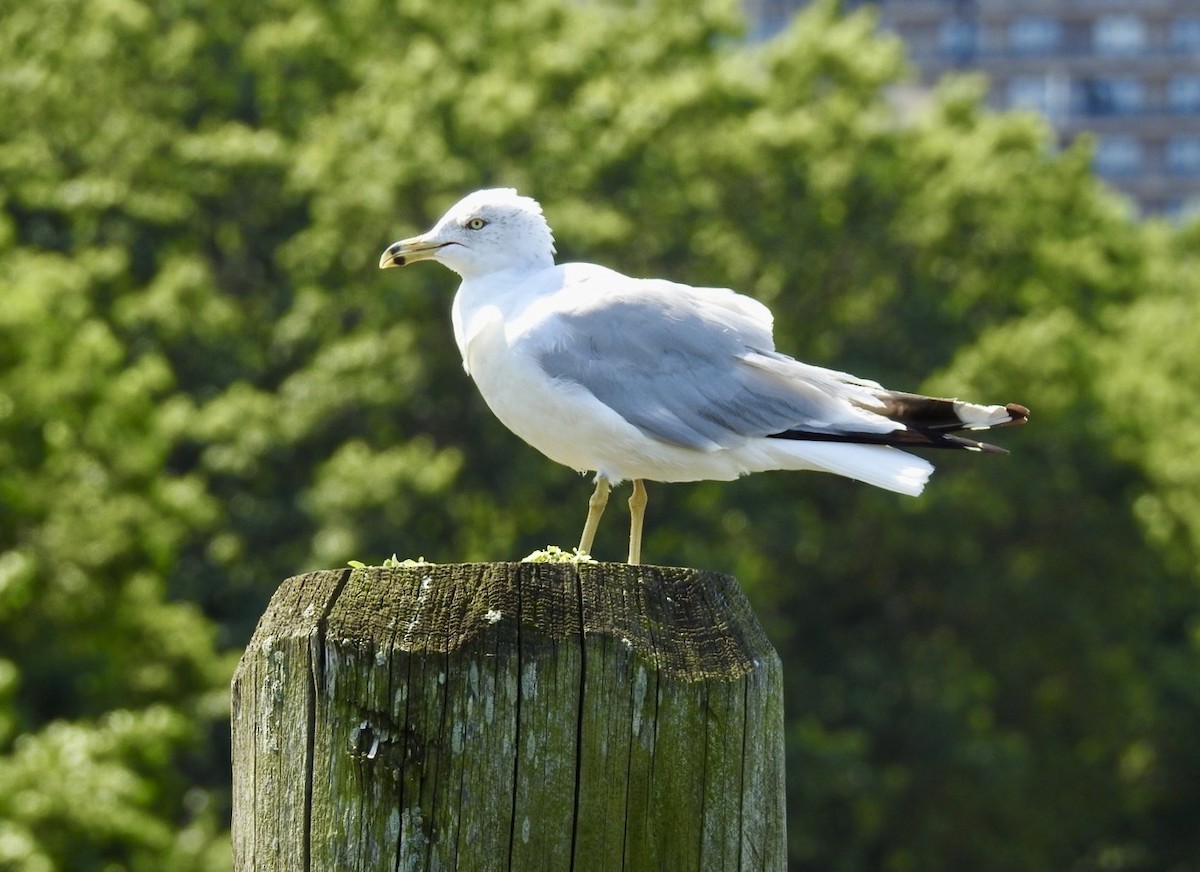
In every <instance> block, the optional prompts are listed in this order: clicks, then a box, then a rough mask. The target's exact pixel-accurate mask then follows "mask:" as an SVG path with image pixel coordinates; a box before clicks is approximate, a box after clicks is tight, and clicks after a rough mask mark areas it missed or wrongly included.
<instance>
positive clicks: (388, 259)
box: [379, 243, 404, 269]
mask: <svg viewBox="0 0 1200 872" xmlns="http://www.w3.org/2000/svg"><path fill="white" fill-rule="evenodd" d="M394 266H404V255H402V254H400V244H399V243H395V244H393V245H389V246H388V247H387V249H386V250H385V251H384V252H383V254H381V255H380V256H379V268H380V269H391V268H392V267H394Z"/></svg>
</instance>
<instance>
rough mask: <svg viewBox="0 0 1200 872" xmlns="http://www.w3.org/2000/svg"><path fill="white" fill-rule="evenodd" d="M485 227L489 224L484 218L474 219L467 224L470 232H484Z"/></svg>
mask: <svg viewBox="0 0 1200 872" xmlns="http://www.w3.org/2000/svg"><path fill="white" fill-rule="evenodd" d="M484 227H487V222H486V221H484V220H483V219H482V218H472V219H471V220H470V221H468V222H467V229H468V230H482V229H483V228H484Z"/></svg>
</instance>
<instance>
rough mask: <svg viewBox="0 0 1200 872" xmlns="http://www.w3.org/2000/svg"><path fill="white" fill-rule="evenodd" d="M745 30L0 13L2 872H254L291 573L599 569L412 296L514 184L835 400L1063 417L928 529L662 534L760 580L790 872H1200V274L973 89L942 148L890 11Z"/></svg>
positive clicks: (914, 507) (483, 9) (1189, 250)
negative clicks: (931, 398) (274, 619)
mask: <svg viewBox="0 0 1200 872" xmlns="http://www.w3.org/2000/svg"><path fill="white" fill-rule="evenodd" d="M739 28H740V23H739V20H738V18H737V16H736V15H735V14H734V13H733V11H732V7H731V5H730V4H728V3H725V2H704V3H701V4H696V3H684V2H681V0H656V2H650V3H618V2H613V3H600V4H584V3H565V2H561V0H520V2H518V0H501V2H492V3H482V2H478V3H465V4H454V5H451V4H437V3H433V2H428V0H401V2H398V3H382V2H379V0H356V2H352V3H343V4H330V3H322V2H319V0H276V2H273V3H270V4H266V5H253V4H249V5H248V4H235V3H232V2H203V3H201V2H198V0H160V2H156V3H153V4H151V3H147V2H142V0H87V2H83V0H22V2H20V3H17V2H15V0H0V105H3V106H4V107H5V111H4V112H3V113H0V287H3V288H4V294H3V300H2V302H0V867H3V868H9V867H12V868H16V869H29V870H34V869H56V868H62V869H81V870H86V869H99V868H131V869H161V868H171V869H184V870H186V869H198V870H199V869H216V868H222V867H223V866H227V865H228V863H229V859H228V848H227V846H226V845H225V844H224V843H223V838H224V836H223V834H222V829H223V825H224V821H223V818H224V816H225V815H227V813H228V806H227V802H228V798H227V795H228V772H227V765H228V764H227V745H226V743H227V738H226V736H227V733H226V724H225V720H224V719H225V718H226V717H227V709H226V705H227V703H226V682H227V679H228V676H229V674H230V671H231V662H232V657H234V656H236V653H237V648H238V647H239V646H240V645H241V644H242V643H243V642H244V641H245V639H246V638H247V637H248V635H249V632H250V629H251V627H252V626H253V624H254V622H255V620H256V619H257V617H258V615H259V614H260V613H261V610H262V608H263V606H264V604H265V602H266V600H267V598H268V596H269V595H270V592H271V590H272V589H273V587H274V585H275V584H276V583H277V582H278V581H279V579H280V578H282V577H283V576H284V575H286V574H290V573H293V572H298V571H301V570H305V569H309V568H314V567H318V566H336V565H339V564H341V563H343V562H344V561H346V560H347V559H350V558H359V559H372V558H373V559H378V558H380V557H383V556H386V555H387V554H390V553H392V552H393V551H395V552H398V553H400V554H401V555H402V556H417V555H424V556H426V557H427V558H429V559H433V560H441V561H456V560H469V559H483V560H488V559H492V560H494V559H509V558H513V557H516V556H519V555H521V554H523V553H526V552H527V551H529V550H531V549H533V548H534V547H538V546H541V545H544V544H546V543H547V542H551V541H557V542H560V543H561V542H567V543H569V542H572V541H573V537H574V536H576V535H577V534H578V527H579V524H580V523H581V522H582V516H583V513H584V503H585V501H586V495H587V493H588V490H589V488H588V486H587V485H586V484H585V483H584V482H582V481H579V480H577V479H576V477H575V476H573V475H572V474H570V473H569V472H567V471H566V470H563V469H560V468H557V467H554V466H553V465H552V464H550V463H549V462H547V461H546V460H544V459H543V458H541V457H540V456H537V455H536V454H535V453H534V452H533V451H532V450H531V449H528V448H526V447H525V446H523V445H521V444H520V443H519V442H518V441H517V440H516V438H515V437H513V436H512V435H511V434H508V433H507V432H505V431H504V430H503V428H502V427H501V426H500V425H499V424H498V423H497V422H496V421H494V420H493V419H492V418H491V416H490V415H489V413H488V412H487V410H486V409H485V408H484V406H483V404H482V402H481V401H480V400H478V398H477V397H476V396H475V395H474V392H473V390H472V389H471V388H470V386H469V384H468V382H467V380H466V378H465V376H464V375H463V374H462V372H461V368H460V365H459V361H458V360H457V354H456V351H455V349H454V344H453V341H452V338H451V331H450V327H449V319H448V316H447V310H448V308H449V299H450V294H451V292H452V288H453V285H454V281H453V277H452V276H449V275H448V274H447V273H445V272H444V271H442V270H438V269H435V268H427V269H417V270H408V271H404V272H403V273H394V272H393V273H387V274H380V273H379V272H378V271H377V270H376V269H375V268H374V265H375V263H376V261H377V258H378V254H379V252H380V251H381V250H382V248H383V247H384V246H385V245H386V244H387V243H389V242H391V241H392V240H394V239H396V238H398V237H400V236H403V235H408V234H410V233H412V232H416V231H418V230H422V229H424V228H425V227H426V226H428V225H429V224H430V223H431V222H432V221H433V220H434V219H436V217H437V216H438V215H439V214H440V213H441V212H442V210H443V209H444V208H445V207H446V206H447V205H449V204H450V203H451V202H453V201H454V200H455V199H457V198H458V197H459V196H460V195H461V194H462V193H464V192H465V191H467V190H470V189H472V188H476V187H481V186H484V185H491V184H506V185H514V186H517V187H519V188H521V189H522V190H524V191H525V192H527V193H530V194H533V195H534V196H537V197H538V198H539V199H540V200H541V201H542V202H543V204H544V205H545V207H546V210H547V213H548V215H549V218H550V221H551V223H552V225H553V226H554V227H555V229H556V231H557V233H558V238H559V248H560V250H561V252H562V253H563V255H564V257H566V258H568V259H570V258H586V259H587V260H593V261H598V262H604V263H608V264H611V265H612V266H614V267H616V268H618V269H620V270H622V271H624V272H628V273H631V274H645V275H662V276H669V277H672V278H675V279H678V280H682V281H688V282H692V283H696V284H705V285H721V284H724V285H728V286H731V287H736V288H738V289H739V290H742V291H744V292H747V293H750V294H752V295H754V296H756V297H758V298H759V299H762V300H763V301H764V302H767V303H768V304H769V305H771V306H772V307H773V308H774V309H775V311H776V313H777V316H778V325H777V334H778V336H779V345H780V347H781V349H783V350H785V351H788V352H791V353H794V354H796V355H797V356H801V357H804V358H806V359H809V360H812V361H814V362H819V363H823V364H827V365H832V366H837V367H840V368H845V369H850V370H853V371H856V372H859V373H861V374H862V375H864V376H869V377H876V378H880V379H882V380H886V381H887V382H888V383H889V384H893V385H895V386H897V387H904V386H908V387H912V388H926V389H929V390H937V391H942V392H945V393H953V394H962V395H964V396H966V395H970V396H972V397H978V398H980V399H986V400H998V401H1003V400H1017V401H1021V402H1024V403H1027V404H1028V405H1030V406H1031V407H1032V408H1033V410H1034V418H1033V424H1032V425H1031V426H1030V427H1029V428H1026V430H1025V431H1020V432H1013V433H1011V434H1006V437H1005V438H1004V439H1003V441H1004V442H1005V443H1006V444H1007V445H1009V446H1010V447H1012V448H1013V450H1014V457H1012V458H1009V459H1008V460H1002V459H996V458H978V457H945V458H934V459H935V460H937V461H938V462H939V465H940V466H942V467H944V469H943V471H942V472H941V473H939V474H938V475H937V476H936V477H935V478H934V480H933V482H932V483H931V486H930V489H929V491H928V492H927V495H926V496H925V497H924V498H922V499H921V500H917V501H905V500H902V499H901V498H899V497H895V496H893V495H890V494H883V493H878V492H873V491H870V490H869V489H867V488H865V487H863V486H859V485H855V484H853V483H850V482H845V481H839V480H834V479H831V478H823V477H820V476H805V475H784V474H779V475H764V476H756V477H753V478H751V479H747V480H745V481H742V482H739V483H735V484H721V485H712V484H697V485H686V486H684V485H679V486H673V487H657V488H652V491H651V503H650V514H651V518H650V522H649V530H648V537H647V542H646V553H647V554H648V555H649V556H650V557H651V558H652V559H655V560H658V561H661V562H675V563H686V564H691V565H699V566H706V567H712V568H718V569H722V570H725V571H729V572H732V573H734V574H736V575H737V576H738V577H739V579H740V580H741V581H742V583H743V584H744V585H745V586H746V587H747V589H748V592H749V593H750V595H751V597H752V598H753V599H754V601H755V603H756V605H757V607H758V608H759V610H760V614H761V615H762V617H763V620H764V622H765V623H766V624H767V626H768V631H769V632H770V634H771V635H772V638H773V639H774V641H775V643H776V645H777V646H778V648H779V650H780V653H781V655H782V656H783V658H784V661H785V664H786V672H787V675H788V681H789V687H788V708H789V719H790V720H789V736H790V754H791V756H790V760H789V778H790V784H791V786H790V795H789V814H790V816H791V820H790V832H791V853H792V857H793V860H794V864H795V866H796V868H804V869H808V868H811V869H823V870H838V869H842V870H852V869H876V868H880V869H891V870H904V869H923V870H924V869H960V868H972V869H985V870H991V869H994V870H1002V869H1030V868H1034V869H1038V868H1055V869H1058V868H1077V869H1104V870H1126V869H1162V868H1171V867H1178V868H1185V867H1186V866H1187V864H1188V863H1191V862H1193V861H1194V858H1195V857H1196V856H1197V855H1200V844H1197V841H1198V840H1197V835H1196V833H1195V832H1194V827H1193V826H1192V825H1191V821H1190V817H1191V809H1192V808H1194V807H1195V806H1196V804H1197V801H1198V800H1200V796H1197V793H1198V792H1200V789H1198V788H1197V784H1200V779H1198V778H1197V777H1196V776H1197V774H1198V770H1200V760H1198V759H1197V755H1196V753H1195V752H1194V751H1193V750H1192V749H1191V742H1190V741H1189V738H1190V736H1191V735H1193V734H1194V733H1195V732H1196V730H1197V728H1200V698H1198V695H1197V692H1196V690H1195V684H1194V681H1192V678H1191V676H1192V675H1194V672H1195V669H1196V666H1197V660H1198V658H1197V650H1196V645H1197V642H1198V640H1200V632H1198V631H1197V627H1198V626H1200V624H1197V603H1196V580H1197V576H1198V574H1200V573H1198V562H1197V555H1198V554H1200V532H1198V531H1200V505H1198V504H1197V502H1196V493H1197V490H1196V483H1197V482H1196V479H1197V474H1198V468H1197V466H1196V460H1195V457H1196V454H1197V452H1196V451H1194V450H1191V443H1192V442H1193V441H1195V437H1194V435H1189V433H1191V432H1192V431H1195V430H1197V429H1198V428H1196V427H1194V426H1190V425H1191V424H1192V422H1193V421H1194V419H1195V417H1196V415H1197V413H1196V411H1195V410H1196V409H1197V403H1195V402H1192V400H1193V399H1196V397H1195V394H1196V390H1195V380H1194V378H1192V377H1191V376H1190V373H1192V372H1194V370H1195V360H1194V359H1195V356H1196V351H1195V349H1194V345H1195V343H1194V342H1193V341H1191V337H1192V335H1193V334H1194V332H1195V331H1194V330H1192V331H1189V330H1188V329H1187V327H1188V325H1191V324H1195V322H1196V319H1197V317H1198V316H1200V312H1198V311H1197V305H1196V300H1197V298H1198V297H1197V289H1196V285H1195V280H1194V278H1193V276H1194V275H1195V270H1194V266H1195V264H1194V262H1193V261H1194V258H1195V254H1194V252H1195V250H1196V249H1195V245H1194V242H1195V239H1196V235H1197V232H1196V231H1195V230H1194V229H1193V230H1184V231H1182V232H1176V231H1174V230H1171V229H1169V228H1165V227H1158V226H1139V225H1136V224H1134V223H1132V222H1131V221H1130V220H1129V219H1128V217H1127V216H1126V214H1125V212H1124V211H1123V209H1122V207H1121V206H1120V204H1119V203H1118V202H1117V201H1116V200H1114V199H1113V198H1112V197H1111V196H1110V195H1109V194H1107V193H1106V192H1105V191H1104V190H1103V189H1102V188H1101V187H1100V186H1099V185H1098V184H1097V183H1096V182H1095V181H1094V180H1093V179H1092V178H1091V176H1090V174H1089V172H1088V161H1089V158H1088V154H1087V151H1086V148H1084V147H1082V146H1081V147H1077V148H1072V149H1069V150H1067V151H1066V152H1065V153H1061V154H1054V153H1053V149H1052V146H1051V139H1050V137H1049V135H1048V133H1047V131H1046V130H1045V128H1044V127H1043V126H1042V125H1041V124H1040V123H1038V122H1037V121H1036V120H1034V119H1032V118H1029V117H1020V116H996V115H993V114H989V113H987V112H985V111H983V110H982V109H981V108H980V94H981V91H980V89H979V88H978V87H977V86H976V85H974V84H972V83H971V82H969V81H959V82H955V83H950V84H948V85H947V86H946V87H945V88H944V89H943V90H941V91H940V92H939V93H937V94H935V95H933V96H932V97H931V98H930V99H929V101H928V105H926V106H924V107H923V108H922V109H921V110H920V111H917V112H915V113H902V112H901V111H900V110H899V109H898V108H897V106H896V104H895V102H894V101H893V100H892V99H891V96H890V90H889V89H890V87H891V86H892V85H893V84H895V83H896V82H898V81H900V80H901V78H902V77H903V75H904V69H903V62H902V59H901V56H900V52H899V49H898V46H897V44H896V43H895V42H894V41H890V40H887V39H885V38H882V37H880V36H878V35H877V34H876V33H875V31H874V22H873V21H872V19H871V18H870V16H869V15H866V14H854V15H851V16H848V17H842V16H840V15H839V14H838V13H837V11H836V9H835V7H834V5H833V4H832V3H827V2H822V3H817V4H814V5H813V6H812V7H810V9H809V11H808V12H806V13H805V14H804V15H803V16H801V18H800V19H799V20H798V22H797V23H796V25H795V26H794V27H792V28H791V29H789V30H788V31H787V32H785V33H783V34H781V35H780V36H779V37H778V38H777V39H775V40H772V41H771V42H769V43H765V44H762V45H744V44H742V43H741V42H740V41H739V40H740V31H739ZM930 374H933V376H932V377H931V378H930V379H929V380H928V381H926V382H925V383H924V384H922V379H924V378H926V376H929V375H930ZM551 509H552V510H551ZM622 536H623V531H622V530H621V525H620V523H619V520H618V519H617V518H610V519H609V523H608V524H607V525H606V526H605V527H604V529H602V531H601V537H600V540H599V542H598V546H597V550H598V552H599V553H600V554H601V555H602V556H605V555H617V554H619V553H620V552H621V549H620V539H621V537H622ZM80 793H84V794H88V795H94V796H98V797H103V801H102V802H96V803H94V804H79V803H78V802H75V801H74V800H75V799H77V798H78V795H79V794H80Z"/></svg>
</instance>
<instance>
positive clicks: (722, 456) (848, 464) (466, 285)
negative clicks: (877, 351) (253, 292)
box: [379, 188, 1029, 564]
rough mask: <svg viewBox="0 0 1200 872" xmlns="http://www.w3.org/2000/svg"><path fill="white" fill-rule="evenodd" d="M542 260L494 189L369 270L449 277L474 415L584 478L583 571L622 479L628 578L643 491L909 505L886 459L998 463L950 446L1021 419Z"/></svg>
mask: <svg viewBox="0 0 1200 872" xmlns="http://www.w3.org/2000/svg"><path fill="white" fill-rule="evenodd" d="M554 254H555V248H554V236H553V233H552V232H551V230H550V226H549V224H547V222H546V219H545V217H544V216H543V214H542V207H541V206H540V205H539V204H538V203H537V201H536V200H533V199H531V198H529V197H524V196H520V195H519V194H518V193H517V192H516V190H514V189H512V188H493V189H488V190H482V191H475V192H474V193H472V194H468V195H467V196H466V197H464V198H463V199H461V200H460V201H459V202H458V203H456V204H455V205H454V206H452V207H451V208H450V211H448V212H447V213H446V214H445V215H444V216H442V218H441V220H439V221H438V222H437V224H435V225H434V227H433V229H431V230H430V231H429V232H428V233H424V234H422V235H420V236H414V237H412V238H410V239H402V240H400V241H399V242H395V243H393V244H391V245H389V246H388V247H387V249H386V250H385V251H384V252H383V255H382V256H381V257H380V259H379V267H380V269H387V268H389V267H398V266H405V265H407V264H412V263H417V262H418V261H423V260H434V261H437V262H439V263H441V264H443V265H444V266H447V267H449V268H450V269H451V270H453V271H454V272H456V273H458V275H459V276H460V277H461V278H462V283H461V284H460V285H459V288H458V292H457V293H456V294H455V296H454V304H453V307H452V321H453V325H454V338H455V341H456V342H457V344H458V350H459V352H461V354H462V360H463V367H464V369H465V370H466V372H467V374H468V375H469V376H470V377H471V378H472V379H473V380H474V382H475V384H476V385H477V386H478V388H479V392H480V394H482V396H483V399H484V402H486V403H487V405H488V407H489V408H490V409H491V411H492V412H493V414H495V416H496V417H497V418H499V419H500V421H501V422H502V423H503V424H504V425H505V426H506V427H508V429H510V430H511V431H512V432H513V433H515V434H516V435H517V436H519V437H520V438H521V439H523V440H524V441H525V442H527V443H528V444H529V445H531V446H533V447H534V448H536V449H537V450H538V451H540V452H542V454H544V455H546V456H547V457H548V458H550V459H551V460H553V461H555V462H557V463H561V464H563V465H564V466H568V467H570V468H572V469H575V470H578V471H579V472H581V473H582V472H595V474H596V478H595V489H594V490H593V492H592V495H591V498H590V499H589V500H588V514H587V521H586V523H585V524H584V528H583V535H582V536H581V537H580V541H579V553H580V554H589V555H590V553H591V550H592V542H593V539H594V537H595V535H596V529H597V527H598V526H599V524H600V517H601V515H602V514H603V512H604V507H605V505H606V504H607V503H608V496H609V490H610V488H611V487H612V486H613V485H616V484H620V483H621V482H623V481H626V480H632V482H633V495H632V496H631V497H630V498H629V510H630V530H629V558H628V559H629V563H631V564H636V563H640V562H641V545H642V526H643V519H644V517H645V510H646V487H645V482H646V481H658V482H681V481H699V480H708V479H713V480H719V481H729V480H732V479H735V478H738V477H739V476H742V475H746V474H748V473H752V472H764V471H767V470H774V469H790V470H817V471H823V472H831V473H834V474H837V475H841V476H845V477H847V478H851V479H856V480H858V481H861V482H865V483H867V484H871V485H875V486H877V487H881V488H885V489H887V490H890V491H895V492H897V493H900V494H907V495H910V496H917V495H918V494H920V493H921V491H922V490H923V489H924V487H925V482H926V480H927V479H928V478H929V475H930V473H931V472H932V471H933V467H932V465H931V464H930V463H929V462H928V461H926V460H925V459H924V458H922V457H917V456H915V455H912V454H909V453H907V452H905V451H901V450H898V449H899V448H954V449H965V450H968V451H976V452H983V453H994V454H1005V453H1007V452H1005V451H1004V450H1003V449H1001V448H997V447H995V446H993V445H988V444H986V443H983V442H977V441H975V440H973V439H970V438H967V437H965V436H959V435H954V434H956V433H960V432H963V431H973V430H988V429H991V428H994V427H1004V426H1009V425H1014V424H1022V423H1024V422H1025V421H1026V419H1027V418H1028V416H1029V410H1028V409H1026V408H1025V407H1024V406H1020V405H1017V404H1016V403H1009V404H1007V405H1003V406H1001V405H980V404H976V403H968V402H963V401H961V400H958V399H939V398H935V397H926V396H921V395H919V394H913V393H906V392H903V391H893V390H888V389H887V388H884V387H883V386H881V385H880V384H879V383H877V382H873V381H869V380H867V379H862V378H858V377H856V376H853V375H849V374H847V373H844V372H838V371H836V370H832V369H825V368H823V367H819V366H813V365H811V364H807V363H802V362H800V361H798V360H795V359H794V358H792V357H789V356H788V355H786V354H783V353H781V352H778V351H776V350H775V342H774V339H773V336H772V334H773V318H772V315H771V312H770V310H769V309H767V307H766V306H764V305H763V304H762V303H760V302H758V301H757V300H754V299H751V298H750V297H746V296H743V295H741V294H738V293H735V292H734V291H732V290H728V289H725V288H695V287H691V286H689V285H684V284H679V283H676V282H671V281H667V280H664V279H639V278H630V277H629V276H625V275H622V274H621V273H619V272H615V271H614V270H611V269H608V268H606V267H603V266H598V265H596V264H591V263H564V264H555V262H554Z"/></svg>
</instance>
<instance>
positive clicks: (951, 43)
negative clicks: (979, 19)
mask: <svg viewBox="0 0 1200 872" xmlns="http://www.w3.org/2000/svg"><path fill="white" fill-rule="evenodd" d="M978 38H979V30H978V28H977V27H976V26H975V22H974V21H967V20H966V19H963V18H951V19H950V20H948V21H944V22H942V25H941V26H940V27H939V28H938V37H937V40H938V48H939V49H941V52H942V54H943V55H945V56H946V57H949V58H952V59H954V60H968V59H969V58H972V57H974V56H975V49H976V46H977V43H978Z"/></svg>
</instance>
